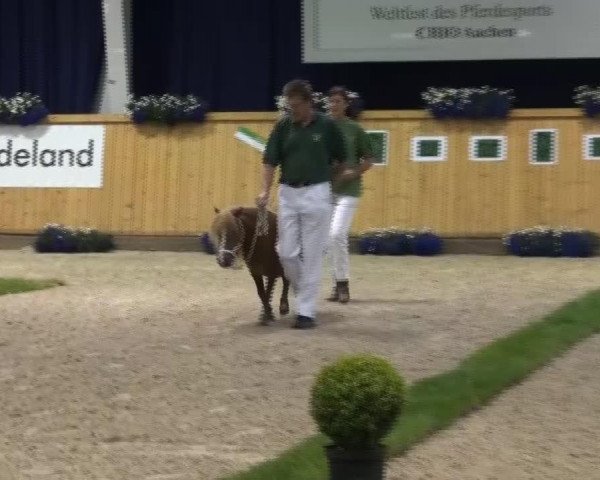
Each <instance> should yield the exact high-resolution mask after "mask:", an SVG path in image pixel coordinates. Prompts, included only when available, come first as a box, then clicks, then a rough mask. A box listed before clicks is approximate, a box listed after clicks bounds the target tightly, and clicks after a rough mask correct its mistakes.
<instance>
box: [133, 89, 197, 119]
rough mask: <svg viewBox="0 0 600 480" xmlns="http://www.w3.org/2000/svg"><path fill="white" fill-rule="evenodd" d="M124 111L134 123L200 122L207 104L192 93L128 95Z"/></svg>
mask: <svg viewBox="0 0 600 480" xmlns="http://www.w3.org/2000/svg"><path fill="white" fill-rule="evenodd" d="M126 112H127V114H128V115H129V116H130V118H131V120H132V121H133V122H134V123H147V122H154V123H162V124H167V125H174V124H176V123H183V122H195V123H201V122H203V121H204V120H205V118H206V112H207V105H206V103H205V102H203V101H201V100H199V99H198V98H197V97H195V96H194V95H186V96H179V95H170V94H164V95H146V96H142V97H139V98H135V97H133V96H129V101H128V102H127V105H126Z"/></svg>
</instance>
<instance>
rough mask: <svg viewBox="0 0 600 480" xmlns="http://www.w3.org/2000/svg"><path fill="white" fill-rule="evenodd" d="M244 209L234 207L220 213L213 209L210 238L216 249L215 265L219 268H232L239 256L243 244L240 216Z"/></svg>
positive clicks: (242, 228) (242, 226)
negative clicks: (213, 216) (213, 215)
mask: <svg viewBox="0 0 600 480" xmlns="http://www.w3.org/2000/svg"><path fill="white" fill-rule="evenodd" d="M243 211H244V209H243V208H242V207H235V208H231V209H229V210H226V211H223V212H221V211H220V210H219V209H218V208H215V213H216V216H215V218H214V220H213V223H212V227H211V229H210V237H211V240H212V243H213V245H214V246H215V249H216V255H217V263H218V264H219V266H220V267H223V268H229V267H232V266H234V264H235V261H236V259H237V258H238V256H239V255H241V254H242V253H243V252H242V248H243V243H244V225H243V223H242V220H241V218H240V217H241V215H242V213H243Z"/></svg>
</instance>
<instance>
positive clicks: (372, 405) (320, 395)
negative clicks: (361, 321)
mask: <svg viewBox="0 0 600 480" xmlns="http://www.w3.org/2000/svg"><path fill="white" fill-rule="evenodd" d="M404 392H405V387H404V380H403V379H402V377H401V376H400V375H399V374H398V373H397V372H396V371H395V370H394V368H393V367H392V365H391V364H390V363H389V362H387V361H386V360H384V359H381V358H378V357H375V356H371V355H356V356H351V357H343V358H341V359H339V360H338V361H337V362H335V363H334V364H332V365H329V366H326V367H324V368H323V369H322V370H321V372H320V373H319V375H318V377H317V379H316V381H315V384H314V385H313V388H312V391H311V415H312V417H313V419H314V420H315V421H316V423H317V425H318V426H319V430H320V431H321V432H322V433H324V434H325V435H327V437H329V438H330V439H331V440H332V442H333V443H332V444H331V445H328V446H326V447H325V450H326V455H327V460H328V463H329V472H330V479H331V480H383V478H384V466H385V449H384V447H383V446H382V445H381V440H382V438H383V437H384V436H385V435H386V434H387V433H388V432H389V430H390V429H391V427H392V426H393V424H394V422H395V421H396V419H397V417H398V415H400V412H401V411H402V408H403V406H404Z"/></svg>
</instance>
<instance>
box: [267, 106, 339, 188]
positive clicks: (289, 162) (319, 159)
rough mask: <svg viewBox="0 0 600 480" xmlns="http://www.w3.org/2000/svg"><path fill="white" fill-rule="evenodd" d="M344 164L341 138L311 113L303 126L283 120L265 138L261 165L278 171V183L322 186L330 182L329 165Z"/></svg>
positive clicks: (330, 123)
mask: <svg viewBox="0 0 600 480" xmlns="http://www.w3.org/2000/svg"><path fill="white" fill-rule="evenodd" d="M345 161H346V146H345V143H344V135H343V133H342V131H341V130H340V129H339V127H338V126H337V125H336V124H335V122H334V121H333V120H331V119H330V118H329V117H327V116H326V115H323V114H322V113H319V112H315V114H314V116H313V119H312V121H311V122H310V123H309V124H308V125H306V126H303V125H302V124H301V123H296V122H293V121H292V119H291V117H290V116H287V115H286V116H285V117H283V118H282V119H281V120H279V122H277V124H276V125H275V128H274V129H273V131H272V132H271V135H269V139H268V141H267V145H266V148H265V153H264V158H263V162H264V163H266V164H269V165H273V166H274V167H277V166H279V167H280V168H281V175H280V182H281V183H322V182H329V181H331V178H332V173H333V170H332V164H333V162H340V163H344V162H345Z"/></svg>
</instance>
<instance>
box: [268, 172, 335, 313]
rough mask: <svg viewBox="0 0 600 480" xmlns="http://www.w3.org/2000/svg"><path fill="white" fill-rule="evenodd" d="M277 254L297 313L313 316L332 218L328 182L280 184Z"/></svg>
mask: <svg viewBox="0 0 600 480" xmlns="http://www.w3.org/2000/svg"><path fill="white" fill-rule="evenodd" d="M277 220H278V226H277V227H278V236H279V238H278V243H277V253H278V254H279V259H280V260H281V265H282V266H283V270H284V272H285V275H286V277H287V278H288V279H289V281H290V284H291V285H292V288H293V289H294V292H295V294H296V309H297V314H298V315H303V316H306V317H311V318H314V317H315V314H316V309H317V299H318V297H319V289H320V285H321V274H322V268H323V257H324V256H325V251H326V248H327V235H328V233H329V225H330V221H331V185H330V184H329V182H325V183H319V184H316V185H310V186H308V187H300V188H293V187H290V186H288V185H280V187H279V211H278V214H277Z"/></svg>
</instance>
